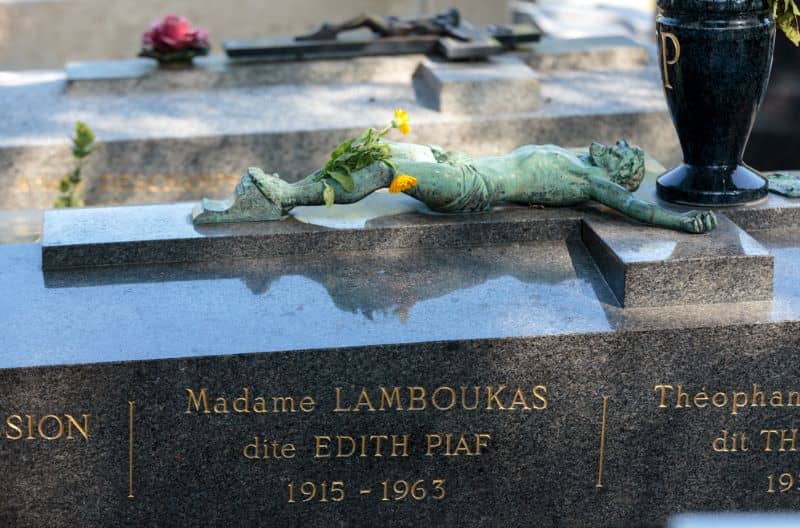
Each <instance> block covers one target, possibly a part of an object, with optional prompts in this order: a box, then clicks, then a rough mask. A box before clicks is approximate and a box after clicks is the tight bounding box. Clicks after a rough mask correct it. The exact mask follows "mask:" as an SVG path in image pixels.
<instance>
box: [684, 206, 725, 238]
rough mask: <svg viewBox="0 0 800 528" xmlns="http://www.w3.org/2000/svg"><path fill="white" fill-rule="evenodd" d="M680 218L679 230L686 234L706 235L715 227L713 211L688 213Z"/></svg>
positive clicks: (715, 219) (715, 218) (715, 221)
mask: <svg viewBox="0 0 800 528" xmlns="http://www.w3.org/2000/svg"><path fill="white" fill-rule="evenodd" d="M681 217H682V218H681V229H682V230H683V231H686V232H687V233H695V234H701V233H708V232H709V231H713V230H714V229H715V228H716V227H717V217H716V216H714V213H713V211H689V212H687V213H683V214H682V215H681Z"/></svg>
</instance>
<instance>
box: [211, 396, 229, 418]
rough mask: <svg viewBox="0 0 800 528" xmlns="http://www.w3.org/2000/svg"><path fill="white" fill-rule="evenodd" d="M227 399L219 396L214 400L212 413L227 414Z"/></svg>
mask: <svg viewBox="0 0 800 528" xmlns="http://www.w3.org/2000/svg"><path fill="white" fill-rule="evenodd" d="M229 412H230V411H228V400H226V399H225V398H223V397H222V396H220V397H219V398H217V399H216V400H214V413H215V414H228V413H229Z"/></svg>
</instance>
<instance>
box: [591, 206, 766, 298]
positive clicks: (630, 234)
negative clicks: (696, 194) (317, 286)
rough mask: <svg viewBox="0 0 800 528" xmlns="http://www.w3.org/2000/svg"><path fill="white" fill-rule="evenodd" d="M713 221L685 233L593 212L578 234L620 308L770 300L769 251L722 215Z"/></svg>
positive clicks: (718, 215)
mask: <svg viewBox="0 0 800 528" xmlns="http://www.w3.org/2000/svg"><path fill="white" fill-rule="evenodd" d="M717 221H718V226H717V228H716V229H715V230H714V231H712V232H711V233H707V234H705V235H691V234H687V233H679V232H676V231H670V230H666V229H647V228H643V227H642V226H641V225H637V224H633V223H631V222H626V221H624V220H621V219H620V220H617V221H615V220H613V219H611V220H609V219H606V218H603V217H599V216H598V217H594V218H587V219H585V220H584V222H583V230H582V234H583V241H584V242H585V243H586V244H587V246H588V247H589V250H590V252H591V253H592V256H593V257H594V258H595V261H596V262H597V265H598V267H599V268H600V270H601V271H602V272H603V275H604V277H605V278H606V281H607V282H608V284H609V286H610V287H611V289H612V291H614V294H615V295H616V296H617V299H619V301H620V303H621V304H623V305H624V306H625V307H631V306H660V305H680V304H710V303H719V302H729V303H730V302H738V301H763V300H768V299H771V298H772V274H773V257H772V255H770V253H769V252H768V251H767V250H766V249H765V248H764V247H763V246H762V245H761V244H759V243H758V242H757V241H756V240H755V239H753V237H751V236H750V235H749V234H747V232H745V231H744V230H743V229H741V228H740V227H738V226H737V225H736V224H734V223H733V222H732V221H731V220H730V219H728V217H727V216H725V215H724V214H717Z"/></svg>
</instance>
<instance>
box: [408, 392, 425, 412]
mask: <svg viewBox="0 0 800 528" xmlns="http://www.w3.org/2000/svg"><path fill="white" fill-rule="evenodd" d="M425 394H426V392H425V387H409V388H408V410H409V411H424V410H425V408H426V407H427V403H426V402H425ZM419 404H421V405H419Z"/></svg>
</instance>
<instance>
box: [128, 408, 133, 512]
mask: <svg viewBox="0 0 800 528" xmlns="http://www.w3.org/2000/svg"><path fill="white" fill-rule="evenodd" d="M133 405H134V402H133V401H128V498H129V499H133V498H134V497H133Z"/></svg>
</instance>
